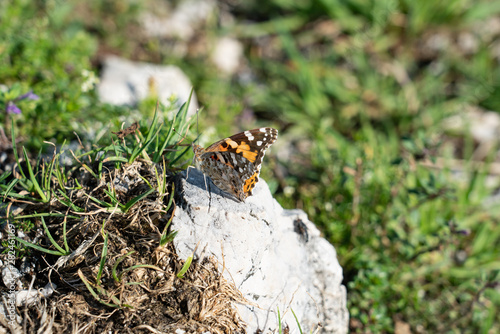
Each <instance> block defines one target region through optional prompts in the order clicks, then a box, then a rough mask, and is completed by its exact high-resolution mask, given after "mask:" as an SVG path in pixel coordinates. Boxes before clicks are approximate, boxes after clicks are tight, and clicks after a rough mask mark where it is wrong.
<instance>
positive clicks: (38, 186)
mask: <svg viewBox="0 0 500 334" xmlns="http://www.w3.org/2000/svg"><path fill="white" fill-rule="evenodd" d="M23 154H24V159H26V164H27V165H28V173H29V175H30V180H31V182H32V183H33V187H34V188H35V190H36V192H37V193H38V195H39V196H40V198H41V199H42V201H43V202H44V203H47V202H48V198H47V196H46V195H45V193H44V192H43V190H42V188H40V185H39V184H38V181H37V180H36V177H35V174H33V168H32V167H31V163H30V160H29V159H28V153H26V149H25V148H24V147H23Z"/></svg>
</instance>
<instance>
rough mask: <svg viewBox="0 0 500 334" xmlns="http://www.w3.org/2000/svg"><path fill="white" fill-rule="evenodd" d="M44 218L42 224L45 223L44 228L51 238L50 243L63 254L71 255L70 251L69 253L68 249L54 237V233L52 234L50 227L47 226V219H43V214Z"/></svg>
mask: <svg viewBox="0 0 500 334" xmlns="http://www.w3.org/2000/svg"><path fill="white" fill-rule="evenodd" d="M41 218H42V225H43V230H44V231H45V234H46V235H47V237H48V238H49V240H50V243H51V244H52V245H53V246H54V247H55V248H56V249H57V250H58V251H59V252H60V253H61V254H62V255H69V254H70V253H68V252H67V251H66V250H64V249H63V248H62V247H61V246H59V245H58V244H57V242H56V241H55V240H54V238H53V237H52V234H50V232H49V228H48V227H47V224H45V219H43V216H42V217H41Z"/></svg>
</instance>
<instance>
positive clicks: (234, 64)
mask: <svg viewBox="0 0 500 334" xmlns="http://www.w3.org/2000/svg"><path fill="white" fill-rule="evenodd" d="M242 57H243V45H242V44H241V43H240V42H239V41H238V40H237V39H234V38H230V37H223V38H220V39H219V40H217V42H216V44H215V49H214V51H213V53H212V62H213V63H214V64H215V66H217V68H219V69H220V70H221V71H223V72H224V73H227V74H233V73H234V72H236V70H237V69H238V67H239V66H240V63H241V59H242Z"/></svg>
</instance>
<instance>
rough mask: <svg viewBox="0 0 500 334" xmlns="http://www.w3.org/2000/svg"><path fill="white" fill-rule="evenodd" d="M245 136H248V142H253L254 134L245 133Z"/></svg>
mask: <svg viewBox="0 0 500 334" xmlns="http://www.w3.org/2000/svg"><path fill="white" fill-rule="evenodd" d="M245 136H247V138H248V140H250V141H252V140H254V139H255V138H254V136H252V133H251V132H250V131H245Z"/></svg>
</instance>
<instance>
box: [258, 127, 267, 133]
mask: <svg viewBox="0 0 500 334" xmlns="http://www.w3.org/2000/svg"><path fill="white" fill-rule="evenodd" d="M259 130H260V132H264V133H266V132H267V129H266V128H260V129H259Z"/></svg>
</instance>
